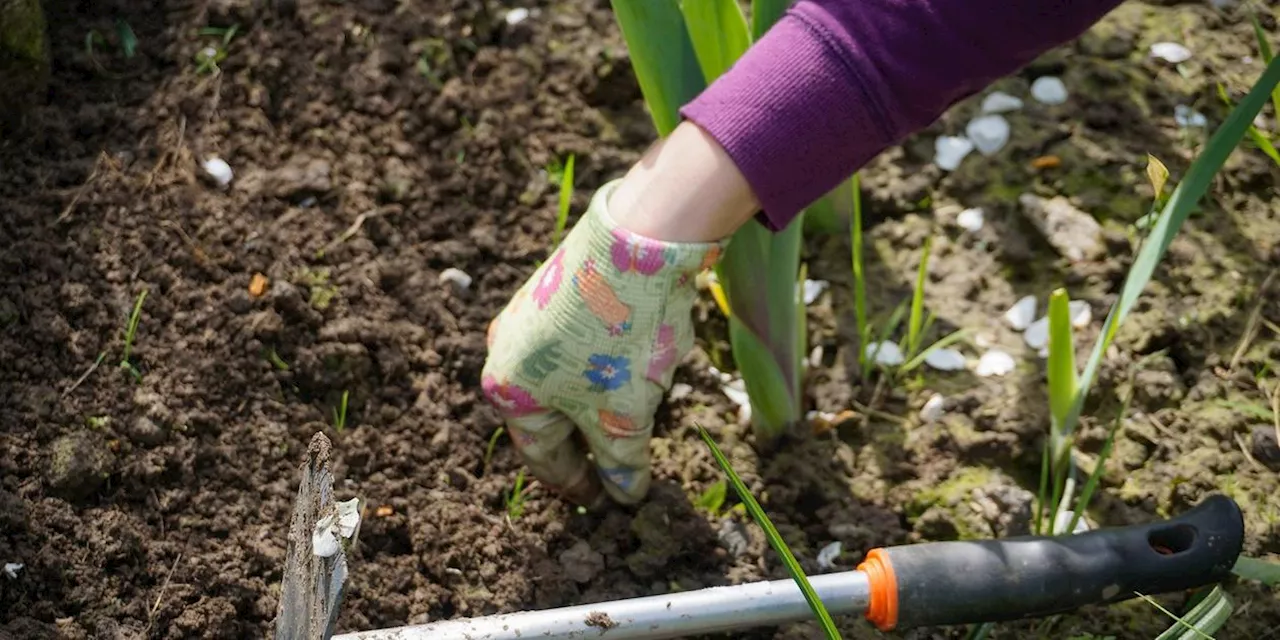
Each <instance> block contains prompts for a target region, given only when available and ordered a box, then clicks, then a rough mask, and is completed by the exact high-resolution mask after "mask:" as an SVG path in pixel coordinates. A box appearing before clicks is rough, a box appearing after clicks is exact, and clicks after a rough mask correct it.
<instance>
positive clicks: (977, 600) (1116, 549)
mask: <svg viewBox="0 0 1280 640" xmlns="http://www.w3.org/2000/svg"><path fill="white" fill-rule="evenodd" d="M1243 543H1244V517H1243V515H1242V514H1241V513H1240V507H1239V506H1237V505H1236V503H1235V502H1233V501H1232V500H1231V499H1230V498H1227V497H1226V496H1222V495H1214V496H1211V497H1209V498H1207V499H1205V500H1204V501H1203V502H1201V503H1200V504H1199V505H1197V506H1196V507H1195V508H1194V509H1191V510H1190V511H1187V512H1186V513H1184V514H1182V515H1181V516H1178V517H1176V518H1173V519H1170V520H1165V521H1161V522H1155V523H1150V524H1142V525H1133V526H1128V527H1117V528H1112V529H1099V530H1096V531H1089V532H1086V533H1081V534H1077V535H1070V536H1054V537H1047V536H1044V537H1042V536H1021V537H1017V538H1006V539H1003V540H984V541H973V542H969V541H958V542H929V543H923V544H915V545H904V546H899V547H888V548H886V549H884V551H885V552H887V554H888V556H889V561H890V565H891V566H892V570H893V574H894V582H895V583H896V584H897V587H898V616H897V626H898V627H899V628H912V627H922V626H933V625H950V624H970V623H980V622H1002V621H1009V620H1016V619H1019V618H1028V617H1041V616H1049V615H1053V614H1057V613H1063V612H1066V611H1071V610H1073V609H1076V608H1078V607H1081V606H1084V605H1089V604H1101V603H1108V602H1116V601H1120V600H1127V599H1129V598H1133V597H1136V595H1137V594H1136V593H1135V592H1141V593H1143V594H1147V595H1151V594H1157V593H1169V592H1173V591H1180V590H1183V589H1191V588H1195V587H1200V586H1204V585H1207V584H1212V583H1215V582H1218V581H1221V580H1223V579H1224V578H1226V577H1227V576H1228V575H1229V574H1230V573H1231V568H1232V567H1233V566H1234V565H1235V563H1236V558H1237V557H1238V556H1239V555H1240V550H1241V545H1243Z"/></svg>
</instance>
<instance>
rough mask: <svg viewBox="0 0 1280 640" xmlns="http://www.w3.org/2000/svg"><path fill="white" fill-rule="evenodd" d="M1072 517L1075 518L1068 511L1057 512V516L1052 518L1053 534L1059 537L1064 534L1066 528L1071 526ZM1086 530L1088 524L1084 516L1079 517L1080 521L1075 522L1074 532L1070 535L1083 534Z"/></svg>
mask: <svg viewBox="0 0 1280 640" xmlns="http://www.w3.org/2000/svg"><path fill="white" fill-rule="evenodd" d="M1073 517H1075V514H1074V513H1073V512H1072V511H1070V510H1064V511H1059V512H1058V515H1056V516H1054V518H1053V534H1054V535H1056V536H1060V535H1062V534H1064V533H1066V532H1067V527H1069V526H1071V518H1073ZM1088 530H1089V523H1088V522H1086V520H1085V518H1084V516H1081V517H1080V520H1079V521H1077V522H1076V528H1075V530H1074V531H1072V532H1071V533H1073V534H1075V533H1084V532H1086V531H1088Z"/></svg>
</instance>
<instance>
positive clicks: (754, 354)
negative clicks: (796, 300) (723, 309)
mask: <svg viewBox="0 0 1280 640" xmlns="http://www.w3.org/2000/svg"><path fill="white" fill-rule="evenodd" d="M787 308H791V307H790V305H787ZM729 343H730V345H731V346H732V348H733V356H734V358H735V359H736V361H737V364H738V371H739V372H740V373H741V374H742V382H743V385H744V386H745V387H746V389H747V397H748V398H750V399H751V419H752V423H753V425H754V427H755V429H756V432H757V436H758V437H760V438H762V439H763V440H773V439H775V438H776V437H777V436H779V435H781V434H782V432H783V431H785V430H786V429H787V428H788V427H789V426H791V424H792V423H793V422H794V416H796V415H797V413H798V409H797V408H796V406H795V403H794V402H793V401H792V397H791V393H790V386H789V384H788V380H787V376H786V375H785V374H784V373H783V371H782V369H781V367H779V366H778V361H777V360H775V359H774V358H773V354H772V353H771V352H770V351H769V348H768V346H767V345H766V344H765V343H764V342H763V341H761V340H760V338H758V337H757V336H756V335H755V334H754V333H752V331H751V329H749V328H748V327H746V326H745V325H744V324H743V323H742V321H741V320H738V318H737V316H734V317H731V318H729Z"/></svg>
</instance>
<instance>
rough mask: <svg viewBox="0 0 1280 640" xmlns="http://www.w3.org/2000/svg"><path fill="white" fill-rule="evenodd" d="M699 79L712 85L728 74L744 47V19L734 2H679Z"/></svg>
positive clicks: (747, 39)
mask: <svg viewBox="0 0 1280 640" xmlns="http://www.w3.org/2000/svg"><path fill="white" fill-rule="evenodd" d="M680 11H681V12H683V13H684V20H685V24H686V25H688V28H689V39H690V40H691V41H692V42H693V50H694V52H696V53H697V56H698V64H699V65H700V66H701V67H702V76H703V78H704V79H706V81H707V84H711V83H712V82H713V81H715V79H716V78H719V77H720V74H722V73H724V72H725V71H728V70H729V67H730V66H732V65H733V63H734V61H735V60H737V59H738V58H739V57H740V56H741V55H742V54H743V52H745V51H746V50H747V47H748V46H750V44H751V36H750V35H749V34H748V33H747V17H746V16H744V15H742V7H740V6H738V2H737V0H680Z"/></svg>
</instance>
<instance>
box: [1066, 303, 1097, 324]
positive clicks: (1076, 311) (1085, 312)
mask: <svg viewBox="0 0 1280 640" xmlns="http://www.w3.org/2000/svg"><path fill="white" fill-rule="evenodd" d="M1067 309H1068V313H1069V314H1070V315H1071V326H1073V327H1075V328H1077V329H1079V328H1081V327H1087V326H1089V323H1090V322H1093V307H1091V306H1089V303H1088V302H1085V301H1084V300H1072V301H1071V302H1069V303H1067Z"/></svg>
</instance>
